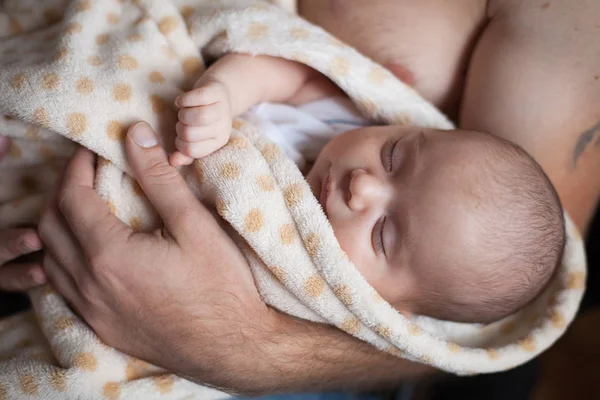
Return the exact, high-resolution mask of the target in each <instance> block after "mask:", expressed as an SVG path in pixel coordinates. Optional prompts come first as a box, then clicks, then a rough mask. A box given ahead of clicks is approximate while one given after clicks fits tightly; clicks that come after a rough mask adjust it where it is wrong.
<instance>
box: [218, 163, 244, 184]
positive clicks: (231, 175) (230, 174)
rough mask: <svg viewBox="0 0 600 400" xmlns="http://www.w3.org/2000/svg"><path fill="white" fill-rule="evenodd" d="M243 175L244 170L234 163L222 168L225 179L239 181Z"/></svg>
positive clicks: (222, 175) (224, 165)
mask: <svg viewBox="0 0 600 400" xmlns="http://www.w3.org/2000/svg"><path fill="white" fill-rule="evenodd" d="M241 173H242V170H241V168H240V166H239V165H237V164H236V163H234V162H229V163H226V164H223V166H221V177H223V178H225V179H229V180H231V179H237V178H238V177H239V176H240V174H241Z"/></svg>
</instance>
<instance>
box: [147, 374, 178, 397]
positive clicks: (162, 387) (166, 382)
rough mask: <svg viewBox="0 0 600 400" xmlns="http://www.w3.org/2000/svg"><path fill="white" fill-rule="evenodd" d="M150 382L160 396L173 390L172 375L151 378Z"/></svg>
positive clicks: (173, 380)
mask: <svg viewBox="0 0 600 400" xmlns="http://www.w3.org/2000/svg"><path fill="white" fill-rule="evenodd" d="M152 382H153V383H154V386H155V387H156V389H157V390H158V391H159V392H160V393H161V394H166V393H169V392H171V391H172V390H173V385H174V383H175V379H174V378H173V375H161V376H155V377H153V378H152Z"/></svg>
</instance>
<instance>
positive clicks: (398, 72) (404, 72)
mask: <svg viewBox="0 0 600 400" xmlns="http://www.w3.org/2000/svg"><path fill="white" fill-rule="evenodd" d="M383 66H384V67H385V68H387V69H388V70H389V71H390V72H391V73H392V74H394V75H395V76H396V78H398V79H400V80H401V81H402V82H404V83H406V84H407V85H408V86H415V83H416V82H415V75H414V74H413V73H412V71H411V70H410V69H408V68H407V67H406V66H405V65H404V64H402V63H401V62H400V61H398V60H391V61H388V62H387V63H385V64H384V65H383Z"/></svg>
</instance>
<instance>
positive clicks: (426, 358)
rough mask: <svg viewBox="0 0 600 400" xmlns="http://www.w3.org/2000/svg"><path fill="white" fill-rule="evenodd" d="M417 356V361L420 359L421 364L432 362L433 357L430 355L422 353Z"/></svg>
mask: <svg viewBox="0 0 600 400" xmlns="http://www.w3.org/2000/svg"><path fill="white" fill-rule="evenodd" d="M418 358H419V361H421V362H422V363H423V364H432V363H433V359H432V358H431V356H428V355H425V354H423V355H422V356H419V357H418Z"/></svg>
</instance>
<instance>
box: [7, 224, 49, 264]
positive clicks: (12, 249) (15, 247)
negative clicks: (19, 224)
mask: <svg viewBox="0 0 600 400" xmlns="http://www.w3.org/2000/svg"><path fill="white" fill-rule="evenodd" d="M41 248H42V243H41V241H40V238H39V237H38V235H37V233H36V232H35V230H34V229H3V230H0V268H3V267H1V266H2V264H4V263H6V262H8V261H10V260H14V259H15V258H17V257H19V256H22V255H24V254H29V253H33V252H34V251H37V250H39V249H41Z"/></svg>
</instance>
